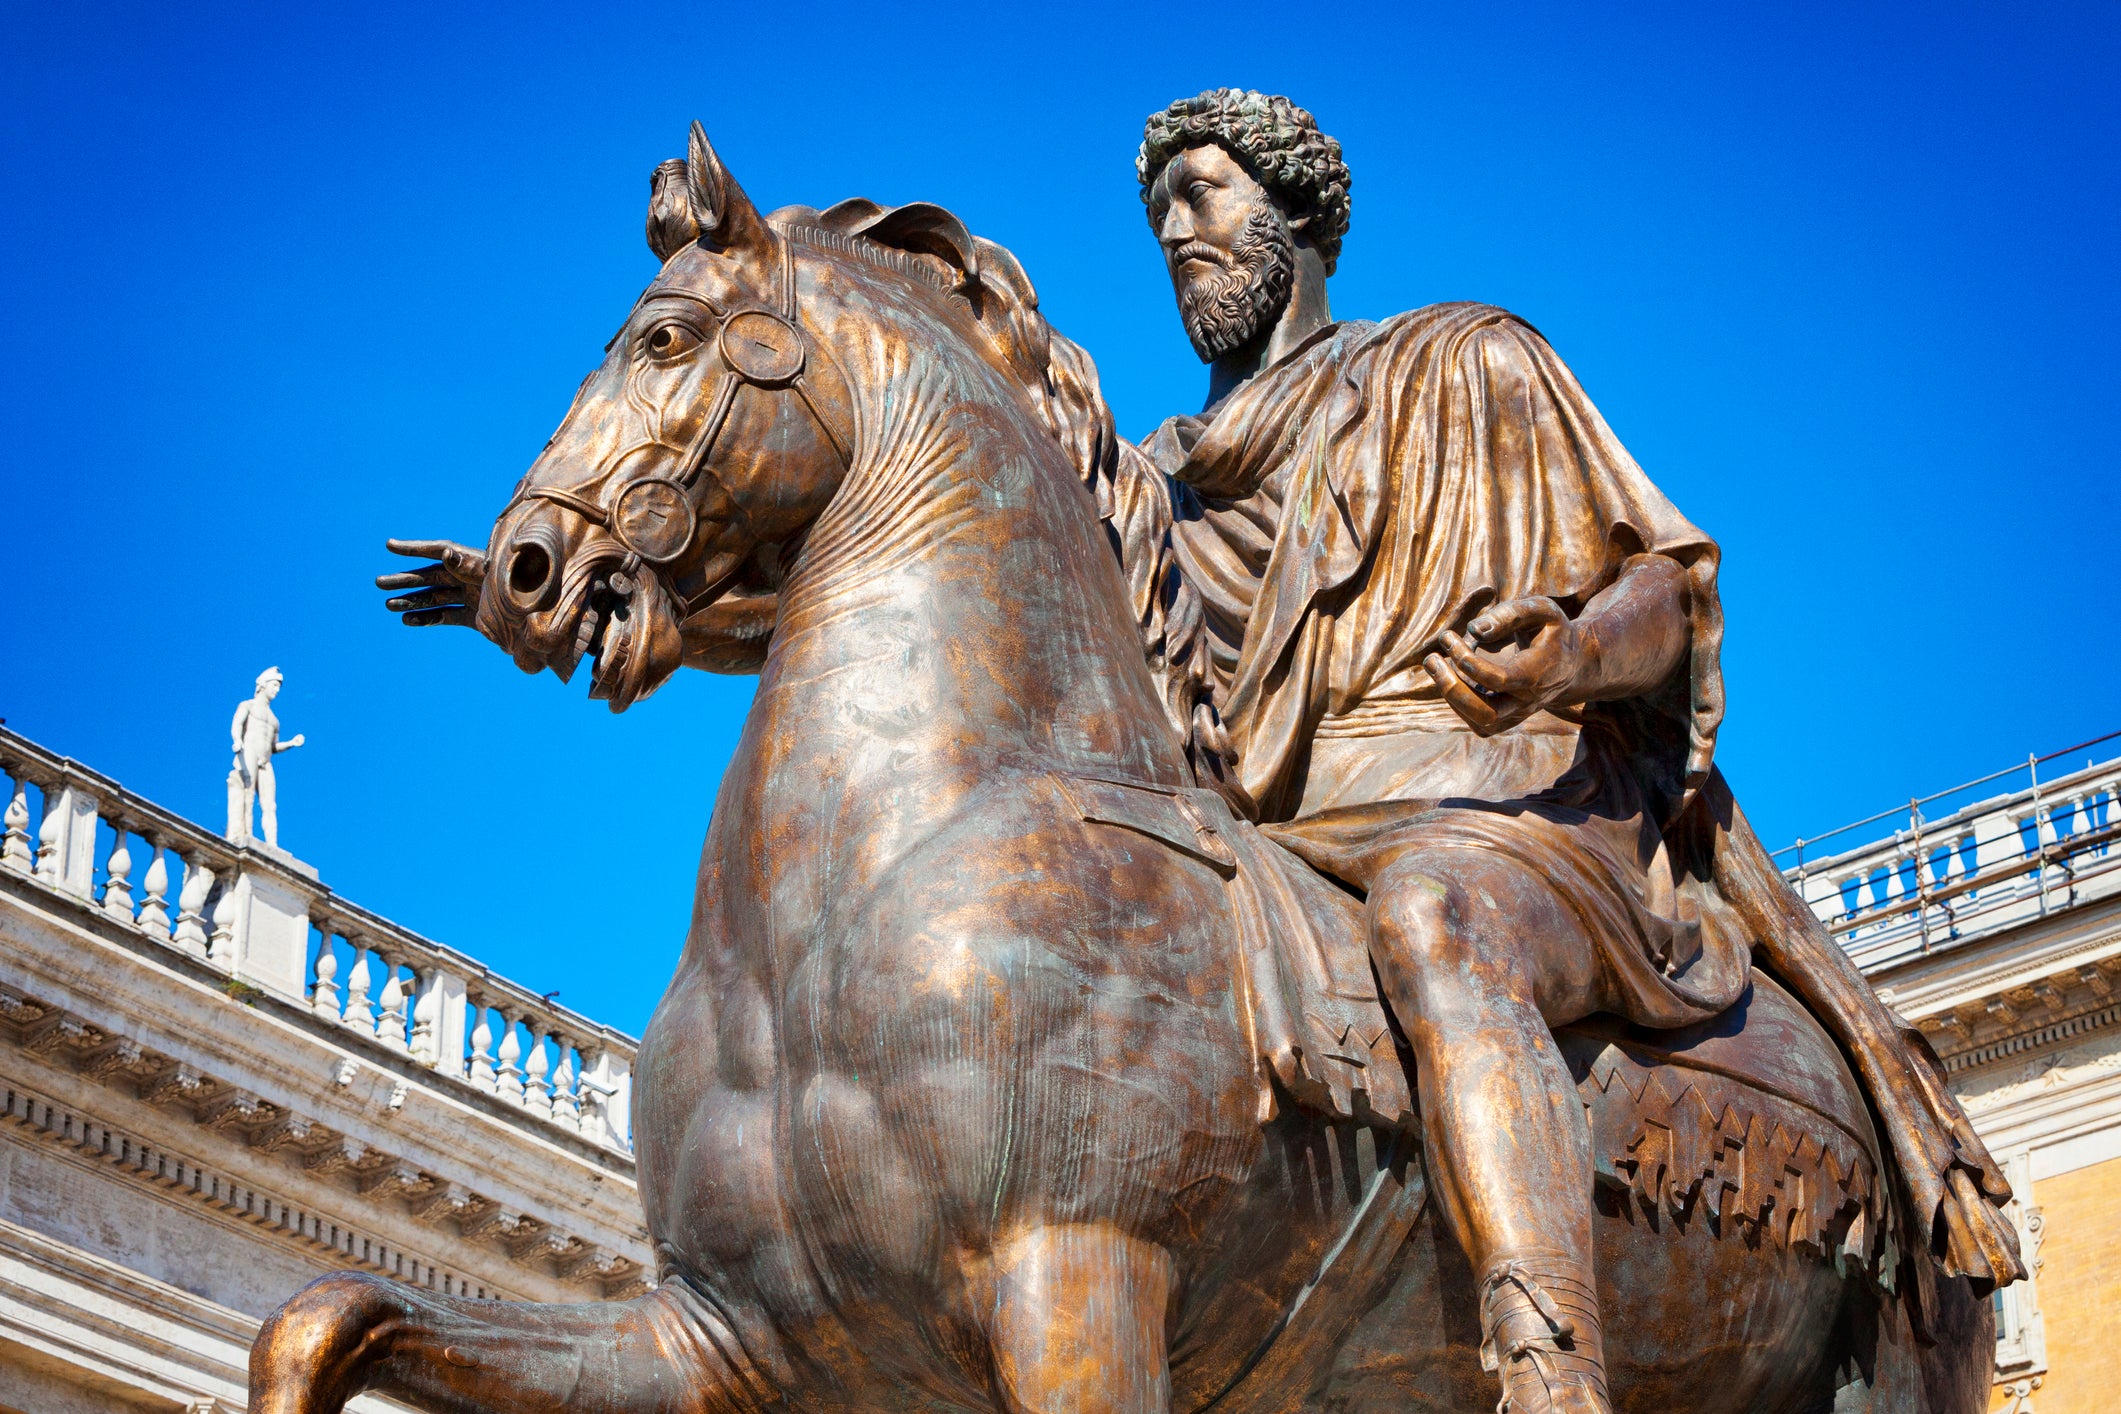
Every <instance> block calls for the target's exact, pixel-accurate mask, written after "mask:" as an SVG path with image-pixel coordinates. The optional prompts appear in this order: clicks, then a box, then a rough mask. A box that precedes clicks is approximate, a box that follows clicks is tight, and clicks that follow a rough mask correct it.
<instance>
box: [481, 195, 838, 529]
mask: <svg viewBox="0 0 2121 1414" xmlns="http://www.w3.org/2000/svg"><path fill="white" fill-rule="evenodd" d="M776 239H777V240H778V242H779V245H780V256H781V258H780V260H779V262H778V264H777V268H776V270H775V275H776V277H777V278H776V280H775V284H776V285H777V286H778V289H777V290H776V291H775V293H776V294H777V295H778V296H779V298H778V299H777V300H776V301H775V303H776V304H777V305H778V306H779V308H778V309H777V310H775V311H773V312H772V313H770V314H769V313H767V311H764V310H761V311H758V313H759V314H761V315H764V316H765V317H767V318H769V319H772V320H773V321H774V322H775V323H777V324H779V325H781V326H782V327H784V328H786V329H787V330H788V331H789V332H791V333H792V334H794V335H795V337H796V338H797V340H798V341H799V347H800V348H801V350H802V352H803V358H802V360H801V361H800V363H799V364H798V365H797V368H796V371H795V373H794V374H793V376H791V377H790V378H788V379H787V381H785V382H765V381H761V380H760V379H758V378H756V377H753V376H750V375H749V374H747V373H746V372H745V370H744V369H743V368H742V367H741V366H740V365H739V364H738V363H737V362H736V361H735V360H733V359H731V358H730V356H729V352H728V349H727V347H726V346H725V345H724V344H723V343H722V341H721V339H720V338H719V337H718V338H717V340H716V349H717V352H718V355H719V357H720V358H721V360H722V365H723V367H722V372H721V373H720V374H719V375H718V376H717V377H716V379H715V386H714V392H713V393H712V395H711V397H712V402H711V403H710V405H709V407H708V410H707V419H706V421H705V422H703V423H701V424H700V430H699V432H698V433H697V434H696V435H695V436H694V437H693V439H692V442H691V444H690V445H689V446H687V447H686V449H685V451H684V452H683V454H682V455H680V457H679V458H678V464H677V469H676V475H675V476H673V477H671V478H669V480H670V481H671V482H672V484H674V485H675V486H676V487H677V488H678V489H679V490H681V491H684V492H687V493H690V492H691V490H692V488H693V486H694V484H695V483H696V482H697V481H698V480H699V478H700V476H701V475H702V474H703V473H704V474H706V475H707V476H709V477H712V476H713V473H712V472H709V471H707V462H708V460H709V458H711V457H712V456H713V455H714V445H715V442H716V441H717V440H718V439H719V438H720V437H721V435H722V429H723V427H725V426H726V425H727V424H728V422H729V414H730V412H731V411H732V410H733V409H734V408H735V406H736V395H737V393H738V391H739V390H740V389H742V388H743V387H744V386H745V385H747V384H749V385H750V386H752V387H755V388H757V389H758V390H759V391H760V392H775V391H778V390H779V389H781V388H788V389H790V390H792V391H793V392H794V393H795V395H796V397H797V398H799V399H801V400H802V404H803V408H804V410H805V411H807V412H808V413H809V414H810V419H811V421H813V422H815V423H816V424H817V428H818V431H820V432H822V433H824V434H825V440H826V441H827V442H830V443H831V444H832V450H833V451H834V452H835V453H836V454H838V456H839V459H840V467H841V470H842V471H843V472H844V471H846V470H848V469H850V468H851V467H852V465H853V462H854V454H853V450H852V448H850V447H849V446H848V443H847V439H846V438H843V437H842V436H841V435H840V433H839V431H838V429H837V428H835V427H834V426H833V425H832V422H831V420H830V419H828V418H827V417H826V416H825V414H824V411H823V410H822V409H821V408H820V407H819V406H818V404H817V399H816V398H815V397H814V396H813V395H812V393H811V390H810V378H809V373H810V355H811V354H812V353H813V352H814V353H815V354H817V355H818V356H819V357H821V358H823V359H824V360H826V361H827V362H828V363H830V364H831V365H832V366H833V376H834V377H835V378H836V379H837V380H838V381H839V383H840V385H841V387H842V389H843V390H845V389H846V387H847V380H846V376H845V375H844V374H843V373H841V372H840V370H839V366H838V360H837V359H835V358H833V356H832V353H831V351H830V350H828V349H827V348H826V347H825V346H824V344H823V343H822V342H820V341H819V340H818V339H817V338H816V337H815V336H814V335H812V334H810V333H809V332H808V331H806V330H805V329H804V328H803V325H802V322H801V320H800V318H799V317H798V314H797V309H796V288H795V242H794V241H792V240H790V239H789V238H788V237H787V236H785V235H780V234H779V233H776ZM743 313H744V311H743V310H741V309H738V310H732V311H730V313H729V314H728V315H727V316H725V317H724V318H723V320H722V330H723V331H724V332H726V331H727V329H728V327H729V325H730V323H731V322H732V321H733V320H735V319H737V318H738V317H740V316H741V315H742V314H743ZM628 484H629V485H637V484H639V483H638V481H635V482H632V483H628ZM608 485H609V481H608V477H607V480H606V482H605V486H606V487H608ZM600 489H603V488H600ZM624 494H625V488H624V487H621V488H620V491H619V495H621V496H623V495H624ZM723 494H724V495H725V496H727V488H726V487H725V488H723ZM617 499H618V498H617V497H616V496H607V497H605V498H603V500H599V501H592V500H590V499H589V498H588V497H587V496H584V495H581V494H580V493H578V492H574V491H568V490H564V489H562V488H560V487H553V486H530V487H524V488H523V489H521V490H519V491H517V492H516V494H515V496H514V497H513V498H512V499H510V501H509V503H508V504H507V505H506V506H504V507H502V509H501V514H502V515H503V516H505V515H507V514H508V512H510V511H512V510H514V509H515V508H516V507H517V506H518V505H520V504H522V503H523V502H524V501H532V500H537V501H551V502H553V503H554V504H555V505H561V506H565V507H566V508H567V509H569V510H571V511H573V512H574V513H575V514H576V515H579V516H581V517H583V518H584V519H585V520H588V521H589V522H590V523H591V524H593V525H596V526H599V527H601V528H603V529H605V530H608V531H612V532H613V533H614V534H618V535H619V537H620V539H621V540H624V539H625V536H624V534H623V533H621V532H619V531H618V530H617V529H616V528H615V527H614V525H613V523H612V508H613V506H615V505H616V504H617ZM729 499H730V500H732V501H734V499H735V498H734V497H730V498H729ZM607 501H608V502H609V503H610V504H606V503H605V502H607ZM693 534H694V536H697V534H698V530H697V527H695V528H694V532H693ZM687 544H688V545H689V544H690V541H689V540H688V541H687ZM627 548H628V549H629V550H632V549H633V548H634V547H633V546H632V545H628V546H627ZM678 553H680V554H682V553H683V551H682V549H681V550H680V551H679V552H678ZM666 558H674V556H672V557H666Z"/></svg>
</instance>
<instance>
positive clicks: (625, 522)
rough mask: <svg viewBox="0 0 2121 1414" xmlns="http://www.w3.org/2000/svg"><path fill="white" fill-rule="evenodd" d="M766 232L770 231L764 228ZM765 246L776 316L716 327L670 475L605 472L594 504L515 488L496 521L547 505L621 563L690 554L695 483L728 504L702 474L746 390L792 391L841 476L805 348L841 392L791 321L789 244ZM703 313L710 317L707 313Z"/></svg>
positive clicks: (825, 355)
mask: <svg viewBox="0 0 2121 1414" xmlns="http://www.w3.org/2000/svg"><path fill="white" fill-rule="evenodd" d="M767 229H768V230H769V231H771V230H772V228H771V227H767ZM773 238H774V243H775V245H776V246H777V247H778V248H779V249H778V252H777V253H778V256H779V259H778V260H776V261H775V262H774V266H775V272H776V274H777V276H778V279H777V281H776V283H777V284H778V285H779V290H778V299H777V300H776V301H775V303H776V304H777V306H778V308H774V309H767V308H760V307H758V306H752V307H749V308H740V309H737V310H734V311H733V312H731V313H730V314H728V315H727V316H725V317H724V318H723V319H722V327H721V330H720V332H719V333H718V334H717V335H716V336H715V339H714V344H715V352H716V353H717V355H718V356H719V357H720V359H721V363H722V371H721V373H720V374H719V375H718V376H717V377H716V379H715V385H714V391H713V392H712V393H711V394H710V395H709V396H710V397H711V398H712V403H711V405H710V407H709V409H708V413H707V420H706V421H705V422H704V423H702V424H701V426H700V430H699V433H698V435H696V436H695V437H694V438H693V439H692V443H691V445H690V446H688V447H686V449H685V451H684V453H683V455H682V456H681V457H680V458H679V460H678V464H677V469H676V471H675V473H674V474H672V475H670V476H637V477H634V478H632V479H631V480H626V481H620V482H616V483H614V482H613V480H612V478H611V474H610V473H609V472H606V473H605V476H604V478H603V479H602V480H601V481H600V482H599V483H598V485H597V487H595V488H588V489H590V490H591V495H594V496H595V499H591V495H584V494H582V493H581V492H577V491H569V490H564V489H561V488H559V487H555V486H524V487H520V488H518V490H517V491H516V494H515V496H514V497H513V498H511V499H510V500H509V502H508V504H507V505H506V506H504V507H503V508H502V510H501V516H502V517H504V518H505V517H506V516H507V514H508V513H509V512H510V511H512V510H514V509H515V508H516V507H517V506H518V505H521V504H522V503H523V502H524V501H531V500H538V501H551V502H553V503H554V504H556V505H561V506H565V507H567V509H569V510H571V511H573V512H574V513H575V514H576V515H579V516H581V517H582V518H584V519H585V520H588V521H589V522H591V523H592V524H594V525H598V526H601V527H603V528H604V529H606V530H608V531H610V532H611V535H612V537H613V538H614V539H616V540H617V541H618V542H619V543H620V544H621V545H623V546H625V547H626V549H627V551H628V552H629V559H632V557H635V556H638V557H639V560H642V561H646V562H647V563H649V564H652V565H663V564H668V563H670V562H671V561H672V560H675V559H677V558H678V557H679V556H681V555H683V554H684V553H685V551H686V550H688V549H690V548H691V546H692V542H693V540H694V539H695V538H696V537H697V536H698V534H699V510H698V508H697V507H696V505H695V504H694V492H695V490H696V488H697V487H698V486H699V485H700V483H701V482H702V480H703V479H704V480H705V481H708V482H712V483H713V484H714V486H715V488H716V490H717V492H718V493H719V494H720V497H721V499H722V500H724V501H726V502H728V503H730V504H735V498H734V497H732V496H730V495H729V492H728V488H726V487H724V486H722V485H721V482H720V481H719V480H718V479H717V478H716V477H715V475H714V473H713V472H712V471H710V470H708V468H707V462H708V459H709V458H710V457H711V456H712V455H713V454H714V444H715V441H716V439H717V438H719V437H720V436H721V435H722V428H723V426H724V425H726V424H727V423H728V421H729V414H730V410H731V409H732V408H734V407H735V405H736V395H737V393H738V392H739V391H740V390H741V389H743V388H744V387H745V386H746V385H747V384H748V385H749V386H751V387H754V388H758V389H761V390H763V391H767V392H779V391H781V390H783V389H787V390H790V391H793V392H794V393H795V395H796V396H797V397H798V398H800V399H802V401H803V406H804V408H805V409H807V410H808V411H809V413H810V416H811V419H812V420H813V421H814V422H816V423H817V426H818V430H819V431H821V432H823V433H824V434H825V440H826V441H828V442H830V443H831V444H832V449H833V451H835V452H837V453H838V454H839V458H840V465H841V468H842V470H844V469H846V467H847V466H848V465H849V463H850V462H851V460H852V453H851V451H850V448H849V445H848V442H849V439H848V438H846V437H844V436H842V435H841V434H840V433H839V432H838V431H837V430H836V429H835V428H834V427H833V425H832V423H831V421H830V420H829V419H827V418H826V416H825V415H824V413H823V411H821V410H820V408H819V407H818V402H817V398H816V397H815V396H814V395H813V393H812V391H811V386H810V379H809V378H808V377H807V376H806V375H807V374H808V373H809V372H810V369H811V365H812V357H811V349H812V347H813V346H814V347H815V348H816V351H817V353H818V355H819V363H820V364H821V366H823V367H825V368H827V369H828V371H829V373H830V375H831V377H832V378H833V380H834V381H836V382H838V383H839V385H840V387H841V388H842V389H843V390H844V389H846V388H848V387H849V384H848V382H847V378H846V375H845V373H844V372H843V371H842V370H841V369H840V368H839V367H838V366H837V362H836V360H834V359H833V357H832V354H831V351H830V350H828V349H827V348H826V347H825V346H824V344H822V343H820V342H819V341H818V340H817V339H816V337H815V336H813V335H811V334H809V333H807V332H805V330H804V329H803V326H802V322H801V320H800V319H799V318H798V317H797V310H796V302H795V242H794V241H792V240H790V239H789V238H788V237H787V236H786V235H785V234H782V233H780V232H774V233H773ZM655 293H672V292H670V291H658V292H655ZM692 298H695V299H697V298H698V297H697V296H692ZM701 303H705V301H701ZM708 308H709V309H710V310H711V309H713V306H712V305H709V306H708ZM717 312H719V311H717ZM614 487H615V489H614ZM633 567H634V566H633V565H632V564H629V565H627V566H626V568H627V569H628V570H631V569H632V568H633Z"/></svg>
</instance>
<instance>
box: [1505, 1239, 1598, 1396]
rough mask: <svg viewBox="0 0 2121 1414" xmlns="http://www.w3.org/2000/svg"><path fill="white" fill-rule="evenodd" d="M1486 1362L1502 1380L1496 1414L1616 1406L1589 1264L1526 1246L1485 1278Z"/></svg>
mask: <svg viewBox="0 0 2121 1414" xmlns="http://www.w3.org/2000/svg"><path fill="white" fill-rule="evenodd" d="M1480 1331H1481V1337H1482V1338H1481V1343H1480V1364H1481V1368H1482V1369H1484V1370H1486V1371H1487V1372H1488V1373H1490V1374H1493V1375H1499V1376H1500V1377H1501V1380H1502V1400H1501V1402H1500V1403H1498V1404H1497V1405H1496V1406H1495V1411H1496V1414H1612V1408H1613V1405H1612V1401H1611V1399H1610V1397H1609V1396H1608V1395H1607V1393H1606V1380H1605V1338H1604V1333H1603V1330H1602V1328H1601V1327H1600V1325H1599V1320H1598V1292H1597V1288H1596V1287H1594V1286H1593V1285H1592V1284H1591V1271H1590V1268H1589V1266H1587V1265H1586V1264H1585V1263H1583V1262H1579V1261H1577V1260H1576V1259H1575V1258H1573V1257H1570V1256H1569V1255H1568V1254H1566V1253H1563V1252H1558V1251H1553V1250H1551V1249H1534V1250H1526V1251H1520V1252H1515V1253H1512V1254H1510V1255H1509V1256H1507V1257H1504V1258H1501V1259H1498V1260H1497V1261H1495V1262H1492V1263H1490V1264H1489V1266H1488V1270H1487V1273H1486V1275H1485V1276H1483V1277H1482V1278H1481V1281H1480Z"/></svg>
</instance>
